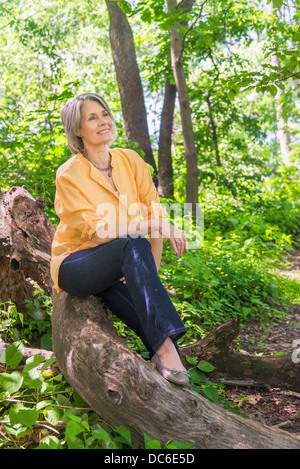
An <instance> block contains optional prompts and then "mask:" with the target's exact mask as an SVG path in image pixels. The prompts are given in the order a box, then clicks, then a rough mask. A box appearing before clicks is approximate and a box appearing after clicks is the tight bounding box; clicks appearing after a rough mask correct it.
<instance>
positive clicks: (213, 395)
mask: <svg viewBox="0 0 300 469" xmlns="http://www.w3.org/2000/svg"><path fill="white" fill-rule="evenodd" d="M201 394H202V395H203V396H204V397H206V398H207V399H208V400H210V401H211V402H213V403H214V404H217V403H218V402H219V401H220V396H219V393H218V391H217V389H216V388H214V387H213V386H205V387H204V388H203V389H202V391H201Z"/></svg>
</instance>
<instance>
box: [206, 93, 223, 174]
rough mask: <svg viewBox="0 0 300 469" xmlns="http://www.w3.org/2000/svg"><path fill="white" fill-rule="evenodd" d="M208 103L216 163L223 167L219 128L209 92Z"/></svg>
mask: <svg viewBox="0 0 300 469" xmlns="http://www.w3.org/2000/svg"><path fill="white" fill-rule="evenodd" d="M206 102H207V107H208V115H209V121H210V125H211V133H212V140H213V146H214V149H215V153H216V161H217V165H218V166H222V164H221V159H220V152H219V144H218V133H217V127H216V124H215V121H214V116H213V112H212V106H211V102H210V92H208V93H207V95H206Z"/></svg>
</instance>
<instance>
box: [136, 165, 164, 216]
mask: <svg viewBox="0 0 300 469" xmlns="http://www.w3.org/2000/svg"><path fill="white" fill-rule="evenodd" d="M140 159H141V162H140V164H139V170H138V176H137V187H138V190H139V199H140V202H141V204H142V207H144V208H145V210H144V212H145V213H143V216H144V217H145V218H148V219H150V218H151V219H152V218H164V217H165V216H166V209H165V208H164V207H162V206H161V204H160V200H159V196H158V192H157V190H156V187H155V185H154V183H153V180H152V176H151V172H150V169H149V168H148V165H147V163H145V162H144V161H143V160H142V158H140Z"/></svg>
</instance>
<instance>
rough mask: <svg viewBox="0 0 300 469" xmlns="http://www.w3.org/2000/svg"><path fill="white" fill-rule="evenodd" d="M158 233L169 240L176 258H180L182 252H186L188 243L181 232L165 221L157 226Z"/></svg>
mask: <svg viewBox="0 0 300 469" xmlns="http://www.w3.org/2000/svg"><path fill="white" fill-rule="evenodd" d="M159 232H160V233H161V234H162V235H163V236H164V237H165V238H168V239H169V240H170V242H171V244H172V247H173V249H174V252H175V254H176V255H177V256H178V257H181V256H182V255H183V253H184V251H186V252H188V250H189V244H188V241H187V239H186V237H185V236H184V234H183V233H182V231H180V230H179V229H178V228H176V227H175V226H173V225H171V224H170V223H168V222H166V221H165V220H162V221H161V223H160V224H159Z"/></svg>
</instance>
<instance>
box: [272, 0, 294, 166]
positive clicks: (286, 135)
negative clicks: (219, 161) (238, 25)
mask: <svg viewBox="0 0 300 469" xmlns="http://www.w3.org/2000/svg"><path fill="white" fill-rule="evenodd" d="M270 11H271V14H275V15H277V8H276V7H275V6H274V4H273V2H272V1H271V3H270ZM273 41H274V43H275V41H276V38H273ZM271 65H273V66H275V67H280V62H279V58H278V55H277V54H276V53H274V54H271ZM283 96H284V93H283V90H282V89H281V88H279V86H277V95H276V96H275V107H276V121H277V129H278V140H279V144H280V153H281V157H282V161H283V163H284V164H285V165H286V166H289V165H290V164H291V162H290V158H289V155H290V153H291V149H292V148H291V137H290V131H289V128H288V125H287V123H286V121H285V120H284V116H283V102H282V100H283Z"/></svg>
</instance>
